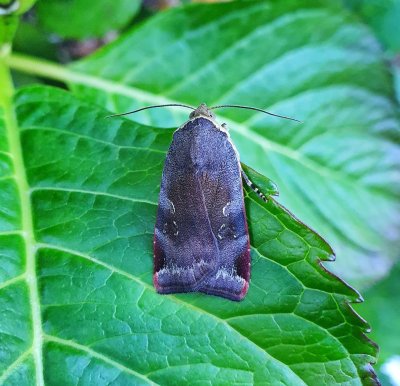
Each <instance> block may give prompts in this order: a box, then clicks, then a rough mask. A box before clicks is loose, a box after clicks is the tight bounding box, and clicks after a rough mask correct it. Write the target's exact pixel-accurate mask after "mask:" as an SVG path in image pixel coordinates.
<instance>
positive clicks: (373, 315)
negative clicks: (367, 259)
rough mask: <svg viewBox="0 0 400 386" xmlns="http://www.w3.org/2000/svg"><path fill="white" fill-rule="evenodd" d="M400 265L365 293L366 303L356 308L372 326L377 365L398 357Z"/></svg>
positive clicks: (399, 344) (399, 346)
mask: <svg viewBox="0 0 400 386" xmlns="http://www.w3.org/2000/svg"><path fill="white" fill-rule="evenodd" d="M399 293H400V263H397V264H396V265H395V266H394V267H393V269H392V270H391V272H390V274H389V275H388V276H387V277H385V278H384V279H383V280H382V281H380V282H379V283H377V284H376V285H374V286H373V287H371V288H369V289H368V290H367V291H366V292H365V298H366V299H368V302H367V303H365V304H362V305H358V306H357V310H360V311H362V313H363V315H364V316H365V317H366V318H367V320H368V321H369V322H370V323H371V325H372V326H373V329H372V334H371V336H372V337H373V338H374V339H376V340H377V341H378V342H379V344H380V346H381V349H380V353H379V363H380V365H382V364H383V363H384V362H385V361H386V360H388V359H389V358H390V357H392V356H395V355H398V356H400V340H399V339H397V338H394V337H397V336H398V326H399V325H400V314H399V310H400V298H399Z"/></svg>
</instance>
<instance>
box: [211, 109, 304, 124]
mask: <svg viewBox="0 0 400 386" xmlns="http://www.w3.org/2000/svg"><path fill="white" fill-rule="evenodd" d="M223 107H233V108H237V109H246V110H254V111H259V112H260V113H264V114H268V115H272V116H273V117H278V118H283V119H288V120H290V121H296V122H299V123H303V122H302V121H299V120H298V119H295V118H290V117H286V116H284V115H279V114H274V113H270V112H269V111H266V110H263V109H259V108H257V107H251V106H242V105H219V106H213V107H209V109H210V110H215V109H220V108H223Z"/></svg>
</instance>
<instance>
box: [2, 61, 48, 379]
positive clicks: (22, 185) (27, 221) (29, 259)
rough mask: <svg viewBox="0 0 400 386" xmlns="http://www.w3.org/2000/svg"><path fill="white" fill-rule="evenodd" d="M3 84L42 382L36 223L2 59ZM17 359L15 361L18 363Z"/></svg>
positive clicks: (34, 345) (36, 358)
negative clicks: (33, 217) (34, 224)
mask: <svg viewBox="0 0 400 386" xmlns="http://www.w3.org/2000/svg"><path fill="white" fill-rule="evenodd" d="M0 72H1V82H0V83H1V84H2V87H3V91H2V92H1V93H0V106H1V107H2V108H3V109H4V122H5V129H6V137H7V139H8V145H9V151H10V157H11V159H12V162H13V167H14V179H15V182H16V184H17V187H18V194H19V202H20V213H21V236H22V237H23V239H24V242H25V258H26V270H25V278H26V283H27V287H28V293H29V303H30V306H31V320H32V345H31V348H30V350H32V355H33V360H34V363H35V369H36V371H35V373H36V385H37V386H43V385H44V378H43V357H42V333H43V332H42V317H41V311H40V301H39V289H38V284H37V278H36V260H35V254H36V248H35V243H36V242H35V237H34V227H33V219H32V207H31V201H30V194H29V186H28V181H27V176H26V173H25V167H24V161H23V153H22V147H21V141H20V133H19V127H18V122H17V118H16V115H15V111H14V108H13V100H12V98H13V94H14V86H13V83H12V79H11V75H10V72H9V69H8V68H7V66H6V64H5V63H4V62H2V63H0ZM15 363H16V362H14V363H13V364H15Z"/></svg>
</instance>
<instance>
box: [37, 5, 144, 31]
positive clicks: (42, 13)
mask: <svg viewBox="0 0 400 386" xmlns="http://www.w3.org/2000/svg"><path fill="white" fill-rule="evenodd" d="M139 8H140V1H139V0H113V1H109V0H96V1H92V0H70V1H65V0H40V1H39V2H38V4H37V7H36V13H37V17H38V21H39V24H40V25H42V26H43V28H45V29H46V30H47V31H49V32H52V33H55V34H57V35H59V36H62V37H64V38H79V39H82V38H89V37H101V36H103V35H105V34H106V33H107V32H109V31H112V30H119V29H121V28H123V27H124V26H125V25H126V24H127V23H128V22H129V21H130V20H131V19H132V17H133V16H134V15H135V14H136V13H137V12H138V10H139Z"/></svg>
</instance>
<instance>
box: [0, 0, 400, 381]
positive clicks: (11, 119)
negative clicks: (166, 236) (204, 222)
mask: <svg viewBox="0 0 400 386" xmlns="http://www.w3.org/2000/svg"><path fill="white" fill-rule="evenodd" d="M13 4H14V3H13V2H8V1H0V11H1V14H2V16H0V18H1V19H0V39H1V42H0V43H1V63H0V108H1V109H0V262H1V264H0V304H1V309H2V310H3V312H2V316H1V317H0V373H1V374H2V375H0V383H4V384H16V385H23V384H27V385H28V384H49V385H58V384H66V385H69V384H71V385H72V384H77V383H79V384H85V385H86V384H93V382H95V383H96V384H104V385H108V384H113V385H117V384H121V385H128V384H176V383H181V384H193V383H194V381H196V382H197V383H198V384H209V383H212V384H239V383H241V384H271V385H274V384H278V382H280V384H288V385H292V384H296V385H297V384H309V385H321V384H354V385H356V384H377V383H378V381H377V378H376V375H375V374H374V371H373V370H372V368H371V366H370V364H371V363H374V362H375V360H376V356H377V350H376V347H375V345H374V344H373V343H372V342H371V341H369V340H368V338H367V337H366V336H365V333H366V332H367V331H368V330H369V327H368V324H367V323H366V322H365V321H364V320H363V319H362V318H361V317H359V316H358V315H357V314H356V313H355V312H354V310H353V308H352V306H350V304H349V303H354V302H359V301H360V300H361V297H360V295H359V293H358V292H356V291H355V290H354V289H353V288H351V287H350V286H349V285H347V284H345V283H344V282H342V281H341V280H340V279H338V278H337V277H336V276H335V275H333V274H331V273H330V272H328V271H327V270H326V269H327V268H328V269H329V270H330V271H334V272H335V273H336V274H337V275H339V276H340V277H342V278H343V279H345V280H347V281H348V282H349V283H350V284H351V285H356V286H357V288H359V289H360V291H361V293H362V295H363V297H364V298H365V300H366V301H365V303H363V304H361V305H357V307H356V310H357V312H360V313H361V315H362V316H363V317H366V318H367V320H368V321H369V322H370V323H371V324H372V328H373V332H372V335H371V336H372V337H373V339H374V340H375V341H376V342H377V343H378V344H379V345H380V346H381V356H380V360H379V362H378V365H377V367H376V368H377V369H379V367H380V366H381V365H382V364H383V363H384V362H385V361H387V360H390V358H393V356H395V355H400V341H399V339H398V338H397V339H396V333H397V328H396V325H397V324H398V323H397V324H396V321H399V320H400V315H399V312H398V311H397V310H398V309H400V304H399V300H398V296H396V295H397V293H398V291H397V290H398V283H399V275H400V272H399V268H398V267H399V265H398V264H396V261H397V259H398V250H399V238H400V237H399V236H400V232H399V230H400V229H399V218H400V216H399V209H400V201H399V196H400V186H399V175H400V170H399V160H400V146H399V138H400V119H399V118H400V116H399V108H398V98H397V95H398V90H397V89H396V84H397V83H396V79H397V73H398V69H397V67H396V66H397V65H398V57H397V55H398V52H399V49H400V45H399V40H398V37H399V36H400V31H399V25H400V23H396V20H398V19H399V17H398V16H399V15H400V5H399V2H398V1H389V0H387V1H383V2H382V1H380V2H377V1H374V0H364V1H362V0H351V1H350V0H349V1H343V2H339V1H329V2H325V1H305V2H301V3H300V2H298V1H272V2H259V1H257V2H228V3H219V4H185V5H180V6H178V7H176V8H171V9H167V10H162V9H160V4H158V3H156V2H153V3H151V4H150V3H144V4H140V3H139V2H134V1H125V0H120V1H113V2H110V1H107V0H102V1H97V2H96V4H95V5H94V4H92V2H88V1H85V0H75V1H72V2H63V1H60V0H41V1H39V2H38V3H37V4H36V5H35V6H34V7H33V8H32V9H31V10H30V11H29V12H28V13H26V11H27V10H28V9H29V8H30V7H31V6H32V4H31V2H28V1H26V2H22V3H21V5H20V7H19V8H18V7H17V8H16V9H15V7H14V5H13ZM165 5H168V4H167V3H164V4H163V6H165ZM161 8H162V7H161ZM167 8H169V7H168V6H167ZM89 9H90V12H88V10H89ZM21 15H24V16H22V17H21ZM17 27H18V28H17ZM11 76H12V78H11ZM170 102H181V103H186V104H191V105H198V104H199V103H200V102H206V103H207V104H210V105H215V104H220V103H237V104H239V103H240V104H245V105H253V106H257V107H262V108H267V109H269V110H270V111H273V112H275V113H278V114H283V115H290V116H294V117H296V118H298V119H301V120H302V121H304V123H303V124H302V125H297V124H294V123H291V122H288V121H283V120H279V119H275V118H272V117H267V116H260V114H254V113H252V112H248V111H242V110H237V111H233V110H226V111H222V110H221V111H220V113H219V114H218V119H219V120H220V121H224V122H226V123H227V124H228V127H229V128H230V129H231V135H232V138H233V140H234V142H235V144H236V145H237V147H238V150H239V152H240V155H241V160H242V161H243V162H245V163H246V164H248V165H249V166H251V167H252V168H255V169H256V170H258V171H259V172H261V173H262V174H264V175H265V176H268V178H267V177H264V176H263V175H260V174H257V173H255V172H254V171H252V170H251V169H249V173H250V174H251V175H252V177H253V179H254V181H255V182H256V183H257V184H258V186H259V187H260V188H262V189H263V190H264V192H265V193H268V194H273V193H274V191H275V184H274V183H273V182H272V181H274V182H275V183H276V186H277V187H278V190H279V192H280V197H279V198H278V199H272V198H271V200H270V202H269V203H267V204H263V203H261V202H259V200H258V199H257V197H256V196H255V195H254V194H253V193H252V192H249V191H246V212H247V215H248V218H249V226H250V233H251V243H252V265H253V267H252V281H251V287H250V291H249V295H248V296H247V298H246V300H245V301H244V302H241V303H238V304H237V303H232V302H229V301H226V300H223V299H218V298H213V297H207V296H204V295H195V294H184V295H174V296H172V295H171V296H159V295H157V294H155V292H154V290H153V287H152V283H151V273H152V232H153V227H154V220H155V209H156V204H157V198H158V190H159V181H160V176H161V170H162V165H163V160H164V157H165V152H166V150H167V149H168V145H169V143H170V140H171V135H172V132H173V129H171V128H175V127H177V126H179V125H180V124H182V122H184V121H185V120H186V119H187V112H186V111H180V110H172V109H171V110H169V109H165V110H162V111H161V110H153V111H148V112H146V113H143V114H137V115H133V116H129V117H127V119H125V118H115V119H112V120H110V119H108V120H107V119H104V117H105V116H106V115H107V114H109V112H110V111H111V112H123V111H127V110H131V109H134V108H137V107H141V106H146V105H149V104H158V103H170ZM269 178H271V179H272V181H271V180H269ZM278 202H279V203H278ZM282 205H285V207H286V208H288V209H289V210H290V212H289V211H288V209H285V207H283V206H282ZM291 212H292V213H294V215H295V216H294V215H293V214H292V213H291ZM297 218H299V219H301V222H300V221H299V220H298V219H297ZM304 223H305V224H307V225H309V226H311V228H312V229H314V230H316V231H317V232H318V233H319V234H320V235H321V236H323V237H324V239H322V238H321V237H320V236H319V235H318V234H316V233H315V232H314V231H313V230H311V229H310V228H308V227H307V226H306V225H304ZM325 240H327V241H328V242H329V244H330V245H331V246H332V247H333V250H334V251H335V253H336V257H337V260H336V262H335V263H322V262H323V261H326V262H327V261H330V260H333V259H334V254H333V251H332V249H331V247H330V246H329V245H328V244H327V242H326V241H325ZM381 381H382V382H383V383H386V384H391V382H393V380H391V379H390V378H388V377H387V375H385V374H381Z"/></svg>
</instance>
